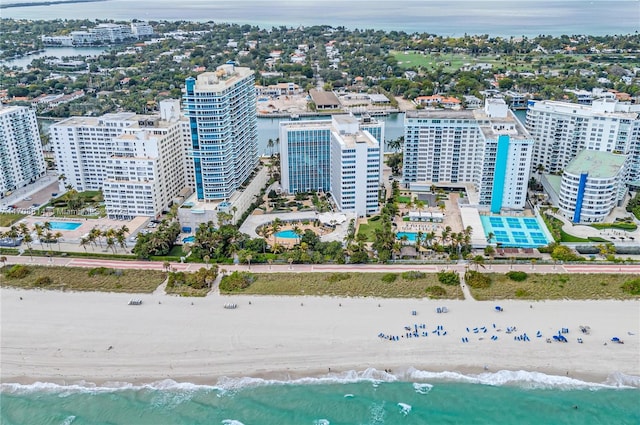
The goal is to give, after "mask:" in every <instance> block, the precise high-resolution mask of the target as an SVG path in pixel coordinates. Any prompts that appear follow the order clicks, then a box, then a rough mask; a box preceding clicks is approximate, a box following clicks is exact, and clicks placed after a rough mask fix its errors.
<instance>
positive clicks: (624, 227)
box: [591, 222, 638, 232]
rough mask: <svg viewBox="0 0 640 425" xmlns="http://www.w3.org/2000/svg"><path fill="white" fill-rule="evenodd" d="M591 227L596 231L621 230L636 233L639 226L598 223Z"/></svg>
mask: <svg viewBox="0 0 640 425" xmlns="http://www.w3.org/2000/svg"><path fill="white" fill-rule="evenodd" d="M591 227H594V228H596V229H620V230H628V231H630V232H635V231H636V229H638V225H637V224H635V223H622V222H617V223H596V224H592V225H591Z"/></svg>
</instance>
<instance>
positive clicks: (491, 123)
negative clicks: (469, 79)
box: [406, 109, 533, 140]
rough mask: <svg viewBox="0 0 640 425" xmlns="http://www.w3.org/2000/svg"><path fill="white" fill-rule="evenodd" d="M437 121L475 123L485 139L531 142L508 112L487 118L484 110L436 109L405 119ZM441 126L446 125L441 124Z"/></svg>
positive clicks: (528, 135)
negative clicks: (502, 136)
mask: <svg viewBox="0 0 640 425" xmlns="http://www.w3.org/2000/svg"><path fill="white" fill-rule="evenodd" d="M416 118H417V119H438V120H451V122H449V123H448V124H451V125H455V124H456V122H455V121H458V120H465V121H470V122H476V123H477V124H478V126H479V128H480V131H482V133H483V134H484V136H485V138H487V139H495V138H496V137H497V136H498V135H500V134H508V135H510V136H511V138H512V139H516V140H517V139H526V140H533V138H532V137H531V135H530V134H529V132H528V131H527V130H526V129H525V128H524V126H523V125H522V123H521V122H520V121H519V120H518V119H517V118H516V117H515V115H513V112H511V111H508V112H507V115H506V116H505V117H496V116H489V115H487V113H486V112H485V110H484V109H462V110H458V111H456V110H451V109H436V110H421V111H407V113H406V119H407V120H408V119H416ZM442 124H447V123H446V122H443V123H442Z"/></svg>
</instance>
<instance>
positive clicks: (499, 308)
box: [496, 305, 504, 311]
mask: <svg viewBox="0 0 640 425" xmlns="http://www.w3.org/2000/svg"><path fill="white" fill-rule="evenodd" d="M496 311H504V310H503V309H502V307H500V306H499V305H497V306H496Z"/></svg>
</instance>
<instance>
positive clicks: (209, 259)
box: [202, 255, 211, 270]
mask: <svg viewBox="0 0 640 425" xmlns="http://www.w3.org/2000/svg"><path fill="white" fill-rule="evenodd" d="M202 260H203V261H204V263H205V264H206V265H207V270H209V261H211V257H210V256H208V255H205V256H204V257H202Z"/></svg>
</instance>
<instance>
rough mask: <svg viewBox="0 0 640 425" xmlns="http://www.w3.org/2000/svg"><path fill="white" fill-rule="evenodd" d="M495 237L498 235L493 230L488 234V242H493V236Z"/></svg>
mask: <svg viewBox="0 0 640 425" xmlns="http://www.w3.org/2000/svg"><path fill="white" fill-rule="evenodd" d="M495 237H496V235H495V233H493V232H489V233H488V234H487V243H491V240H492V239H493V238H495Z"/></svg>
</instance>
